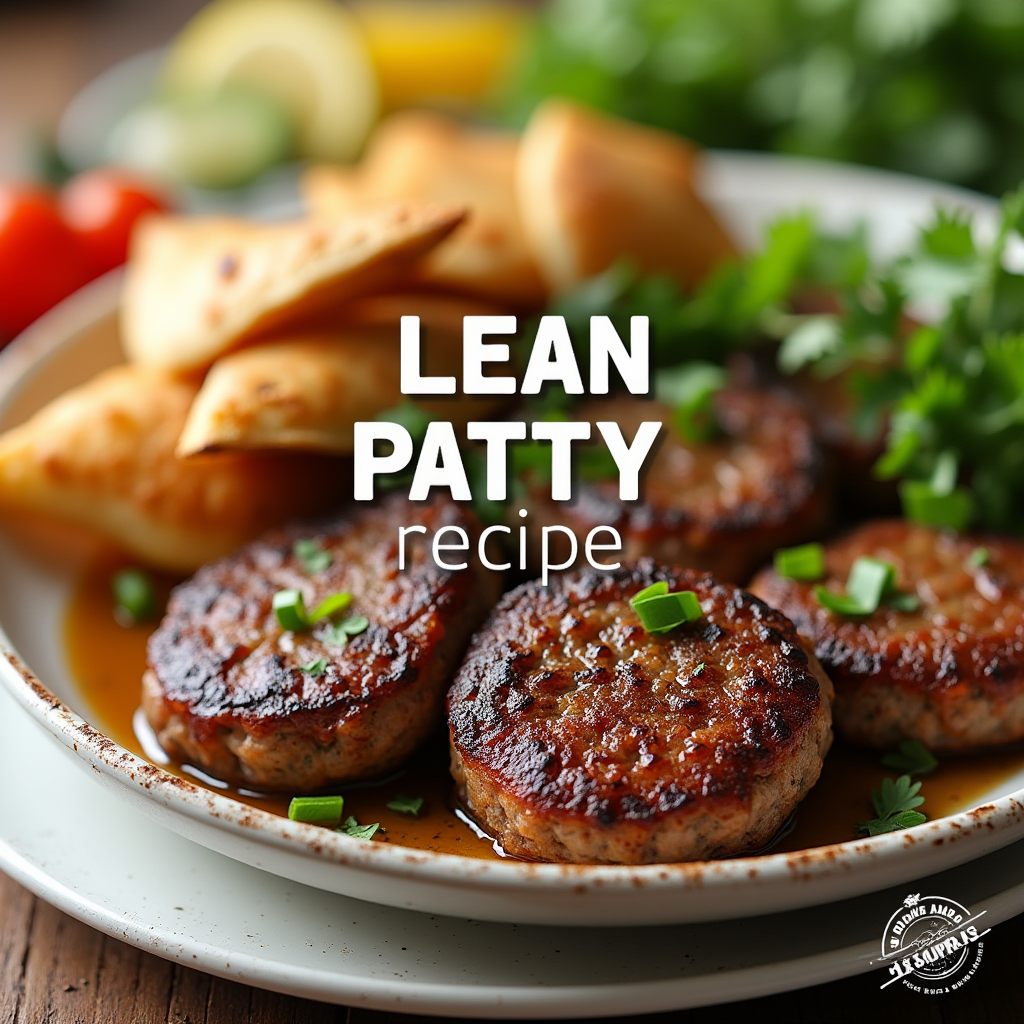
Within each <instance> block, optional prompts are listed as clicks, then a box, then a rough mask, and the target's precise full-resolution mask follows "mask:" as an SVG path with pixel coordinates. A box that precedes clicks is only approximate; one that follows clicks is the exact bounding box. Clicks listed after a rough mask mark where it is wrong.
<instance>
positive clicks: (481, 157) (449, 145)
mask: <svg viewBox="0 0 1024 1024" xmlns="http://www.w3.org/2000/svg"><path fill="white" fill-rule="evenodd" d="M517 145H518V140H517V139H516V137H515V136H514V135H510V134H506V133H503V132H495V131H484V130H481V129H478V128H470V127H466V126H464V125H461V124H459V123H458V122H457V121H454V120H452V119H450V118H447V117H444V116H442V115H440V114H433V113H428V112H425V111H407V112H404V113H401V114H395V115H393V116H392V117H390V118H389V119H388V120H386V121H385V122H384V123H383V124H382V125H381V126H380V127H379V128H378V129H377V131H376V132H375V133H374V135H373V137H372V138H371V139H370V143H369V146H368V148H367V153H366V156H365V158H364V160H363V162H362V164H361V165H360V166H359V167H358V168H355V169H352V168H345V167H314V168H311V169H310V170H309V171H308V172H307V173H306V175H305V177H304V179H303V194H304V196H305V199H306V203H307V205H308V206H309V208H310V210H311V211H312V212H313V213H314V214H322V215H325V216H347V215H350V214H353V213H358V212H360V211H362V210H366V209H371V208H373V207H375V206H379V205H381V204H382V203H389V202H394V201H395V200H400V199H407V200H416V201H419V202H444V203H451V202H457V203H462V204H464V205H465V206H466V207H467V209H468V211H469V216H468V219H467V222H466V224H465V225H464V227H463V228H461V229H460V230H459V232H458V233H457V234H455V235H453V236H452V237H451V238H450V239H448V240H447V241H446V242H444V243H443V244H442V245H440V246H438V248H437V249H436V250H435V251H433V252H431V253H430V254H428V255H427V257H426V258H425V259H424V260H423V263H422V266H421V268H420V272H419V275H418V276H419V280H420V281H421V282H422V283H423V284H424V285H427V286H429V287H432V288H438V289H444V290H448V291H456V292H463V293H466V294H470V295H476V296H479V297H481V298H486V299H489V300H491V301H494V302H500V303H503V304H506V305H513V306H516V307H533V306H538V305H540V304H542V303H543V301H544V299H545V297H546V295H547V290H546V288H545V285H544V282H543V280H542V278H541V274H540V271H539V270H538V267H537V264H536V261H535V260H534V258H533V256H532V255H531V253H530V251H529V249H528V247H527V244H526V239H525V237H524V234H523V226H522V217H521V215H520V211H519V208H518V206H517V201H516V185H515V171H516V147H517Z"/></svg>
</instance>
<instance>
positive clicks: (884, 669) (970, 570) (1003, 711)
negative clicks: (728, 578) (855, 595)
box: [751, 520, 1024, 750]
mask: <svg viewBox="0 0 1024 1024" xmlns="http://www.w3.org/2000/svg"><path fill="white" fill-rule="evenodd" d="M979 551H983V552H985V553H987V560H986V559H985V557H984V555H981V554H979V555H975V552H979ZM862 555H868V556H871V557H873V558H878V559H881V560H882V561H885V562H889V563H891V564H892V565H893V566H895V569H896V575H897V585H898V588H899V590H900V591H903V592H907V593H910V594H914V595H916V596H917V598H918V599H919V601H920V607H919V608H918V610H916V611H913V612H906V611H898V610H897V609H896V608H894V607H892V606H890V605H887V604H883V605H882V606H881V607H880V608H879V609H878V610H877V611H876V612H874V613H872V614H871V615H868V616H864V617H855V618H851V617H845V616H842V615H838V614H836V613H835V612H831V611H828V610H826V609H825V608H823V607H821V605H820V604H819V603H818V601H817V599H816V598H815V596H814V584H812V583H802V582H798V581H796V580H790V579H784V578H782V577H780V576H779V575H778V574H776V573H775V572H774V571H772V570H765V571H764V572H762V573H761V574H760V575H759V576H758V577H757V579H755V581H754V583H753V584H752V586H751V589H752V590H753V591H754V593H756V594H757V595H758V596H759V597H761V598H763V599H764V600H765V601H767V602H768V603H769V604H770V605H772V606H773V607H775V608H778V609H779V610H780V611H781V612H783V614H785V615H787V616H788V617H789V618H790V619H792V620H793V622H794V623H796V626H797V628H798V629H799V630H800V632H801V633H803V634H804V635H805V636H806V637H808V638H809V639H810V640H811V641H812V642H813V644H814V649H815V652H816V653H817V655H818V657H819V658H820V659H821V661H822V663H823V664H824V666H825V668H826V671H827V672H828V673H829V675H830V676H831V677H832V680H833V682H834V683H835V686H836V705H835V722H836V730H837V732H839V733H840V734H841V735H843V736H845V737H847V738H849V739H851V740H853V741H854V742H857V743H863V744H866V745H868V746H872V747H880V748H886V747H893V746H895V745H896V744H897V743H898V742H899V741H900V740H903V739H917V740H920V741H921V742H922V743H924V744H925V745H926V746H927V747H930V748H931V749H933V750H968V749H971V748H976V747H985V746H992V745H995V744H1001V743H1008V742H1010V741H1013V740H1018V739H1021V738H1022V737H1024V544H1022V543H1021V542H1020V541H1017V540H1011V539H1007V538H997V537H966V536H964V537H958V536H956V535H954V534H951V533H946V532H942V531H940V530H936V529H933V528H931V527H927V526H918V525H915V524H913V523H908V522H905V521H903V520H883V521H879V522H871V523H867V524H865V525H863V526H861V527H859V528H858V529H856V530H854V531H853V532H852V533H850V534H849V535H848V536H846V537H844V538H842V539H840V540H838V541H835V542H834V543H832V544H829V545H827V546H826V548H825V562H826V571H827V577H826V579H825V580H823V581H822V582H823V583H824V585H825V586H826V587H828V588H829V589H830V590H833V591H842V590H843V587H844V585H845V583H846V579H847V576H848V574H849V572H850V567H851V566H852V565H853V563H854V561H855V560H856V559H857V558H858V557H860V556H862ZM978 561H982V562H984V564H982V565H978V564H976V563H977V562H978Z"/></svg>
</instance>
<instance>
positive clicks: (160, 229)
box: [121, 203, 465, 371]
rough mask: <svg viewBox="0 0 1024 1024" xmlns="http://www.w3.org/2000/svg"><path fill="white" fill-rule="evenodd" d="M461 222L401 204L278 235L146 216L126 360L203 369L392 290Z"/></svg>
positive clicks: (274, 229)
mask: <svg viewBox="0 0 1024 1024" xmlns="http://www.w3.org/2000/svg"><path fill="white" fill-rule="evenodd" d="M464 215H465V209H464V207H461V206H454V205H439V204H435V205H432V206H415V205H413V204H410V203H405V204H402V203H399V204H394V205H392V206H390V207H388V208H386V209H380V210H377V211H375V212H369V213H363V214H360V215H358V216H352V217H342V218H334V219H328V218H317V219H310V220H302V221H292V222H289V223H281V224H258V223H253V222H250V221H244V220H236V219H232V218H226V217H212V218H199V217H173V216H157V217H150V218H148V219H147V220H145V221H143V222H142V223H141V224H140V226H139V228H138V230H137V231H136V233H135V236H134V239H133V242H132V251H131V258H130V260H129V263H128V273H127V277H126V279H125V289H124V298H123V302H122V310H121V332H122V338H123V343H124V347H125V351H126V352H127V354H128V357H129V359H131V360H132V361H133V362H136V363H140V364H142V365H146V366H154V367H159V368H161V369H170V370H178V371H184V370H195V369H203V368H205V367H207V366H209V365H210V364H211V363H212V362H213V361H214V360H215V359H216V358H217V357H218V356H221V355H223V354H224V353H225V352H230V351H231V350H233V349H235V348H238V347H240V346H241V345H244V344H246V343H247V342H250V341H252V340H253V339H254V338H257V337H259V336H260V335H262V334H266V333H267V332H268V331H271V330H273V329H274V328H278V329H281V328H284V327H285V326H286V325H288V324H294V323H296V322H301V321H302V320H303V319H306V318H309V317H310V316H312V315H314V314H318V313H320V312H321V311H323V310H325V309H330V308H331V307H335V306H338V305H340V304H342V303H344V302H345V301H347V300H349V299H351V298H353V297H356V296H360V295H365V294H368V293H370V292H373V291H382V290H387V289H389V288H393V287H394V286H395V285H396V284H398V283H399V282H402V281H403V280H404V279H405V278H406V277H407V276H408V275H409V273H410V270H411V268H412V266H413V265H414V263H415V262H416V260H418V259H419V258H420V257H421V256H422V255H423V254H424V253H425V252H427V251H428V250H429V249H431V248H433V247H434V246H435V245H437V243H438V242H440V241H441V239H443V238H444V237H446V236H447V235H448V234H449V233H450V232H451V231H452V230H453V229H454V228H455V227H456V226H457V225H458V224H459V223H460V222H461V221H462V219H463V217H464Z"/></svg>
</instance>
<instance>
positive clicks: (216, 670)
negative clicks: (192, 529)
mask: <svg viewBox="0 0 1024 1024" xmlns="http://www.w3.org/2000/svg"><path fill="white" fill-rule="evenodd" d="M411 523H422V524H424V525H425V526H426V528H427V533H426V535H422V534H410V535H408V536H407V538H406V561H405V568H404V570H401V571H400V570H399V567H398V530H399V527H401V526H408V525H410V524H411ZM445 526H457V527H461V528H463V529H465V530H466V531H467V533H469V534H470V536H473V534H474V533H475V532H476V530H477V529H478V526H477V524H476V523H475V520H473V519H472V518H471V517H470V516H468V515H467V514H466V513H465V512H464V511H463V510H461V509H460V508H459V507H458V506H456V505H454V504H453V503H452V502H450V501H436V502H434V503H433V504H431V505H428V506H422V505H412V504H410V503H409V502H408V501H406V500H404V499H401V498H399V497H397V496H396V497H394V498H392V499H390V500H389V501H387V502H385V503H384V504H383V505H382V506H377V507H372V508H368V509H362V510H360V511H358V512H352V513H349V514H346V515H344V516H342V517H341V518H338V519H335V520H333V521H330V522H325V523H322V524H319V525H315V526H308V525H307V526H299V527H293V528H289V529H283V530H277V531H275V532H273V533H270V534H268V535H267V536H266V537H264V538H263V539H262V540H259V541H256V542H255V543H253V544H250V545H249V546H248V547H245V548H242V549H241V550H240V551H239V552H237V553H236V554H235V555H232V556H231V557H229V558H225V559H223V560H222V561H220V562H217V563H214V564H213V565H209V566H207V567H205V568H203V569H201V570H200V571H199V572H198V573H196V575H195V576H194V577H193V578H192V579H191V580H189V581H188V582H186V583H184V584H182V585H181V586H180V587H178V588H177V589H176V590H175V591H174V593H173V595H172V596H171V600H170V604H169V607H168V610H167V615H166V617H165V619H164V621H163V622H162V624H161V625H160V627H159V628H158V629H157V631H156V632H155V633H154V634H153V636H152V638H151V639H150V643H149V671H148V672H147V674H146V678H145V680H144V685H143V708H144V710H145V712H146V717H147V718H148V719H149V722H150V724H151V725H152V727H153V728H154V730H155V731H156V733H157V736H158V738H159V740H160V743H161V744H162V745H163V747H164V748H165V749H166V750H167V751H168V753H170V754H171V755H172V756H173V757H175V758H176V759H178V760H181V761H185V762H188V763H190V764H193V765H195V766H196V767H199V768H202V769H203V770H204V771H206V772H209V773H210V774H211V775H214V776H216V777H217V778H220V779H225V780H227V781H229V782H233V783H236V784H238V785H244V786H249V787H253V788H257V789H261V790H285V791H288V792H296V793H298V792H303V791H309V790H315V789H318V788H321V787H323V786H327V785H330V784H335V783H340V782H347V781H351V780H354V779H362V778H369V777H373V776H377V775H381V774H383V773H385V772H388V771H390V770H392V769H394V768H395V767H397V766H398V765H399V764H401V762H402V761H403V760H405V758H406V757H408V756H409V755H410V754H411V753H412V752H413V750H414V749H415V748H416V747H417V746H418V745H419V744H420V742H421V741H422V740H423V739H424V738H425V737H426V735H427V734H428V733H429V731H430V730H431V729H432V728H433V727H434V726H435V725H436V724H437V721H438V719H439V717H440V714H441V709H442V704H443V695H444V691H445V688H446V686H447V684H448V681H449V679H450V677H451V673H452V671H453V670H454V668H455V666H456V664H457V663H458V659H459V657H460V656H461V654H462V652H463V651H464V650H465V647H466V644H467V642H468V640H469V636H470V634H471V633H472V631H473V629H474V628H475V627H476V625H477V624H478V623H479V622H480V621H481V620H482V619H483V618H484V616H485V615H486V614H487V611H488V609H489V608H490V607H491V606H492V605H493V603H494V601H496V600H497V596H498V591H499V589H500V576H499V575H498V574H495V573H487V572H484V571H483V570H480V571H479V572H477V571H476V570H474V569H466V570H463V571H459V572H452V571H447V570H443V569H440V568H438V567H437V566H436V565H435V563H434V561H433V559H432V558H431V555H430V543H431V540H432V536H433V534H434V533H435V532H436V531H437V530H439V529H441V528H442V527H445ZM302 538H312V539H315V540H316V541H317V542H318V543H319V544H320V546H321V547H322V549H323V550H325V551H327V552H329V553H330V555H331V557H332V559H333V561H332V564H331V565H330V566H329V567H328V568H326V569H323V570H321V571H319V572H315V573H309V572H307V571H306V569H305V567H304V563H303V562H302V560H301V559H299V558H298V557H296V555H295V554H294V552H293V545H294V543H295V541H296V540H299V539H302ZM291 588H295V589H298V590H300V591H301V592H302V593H303V596H304V599H305V604H306V608H307V609H310V610H312V609H314V608H316V607H317V605H318V604H319V603H320V602H321V601H322V600H324V598H326V597H328V596H329V595H332V594H336V593H339V592H343V591H347V592H349V593H351V594H352V595H353V599H352V603H351V605H350V606H349V608H347V609H346V610H345V612H344V615H345V616H348V615H364V616H366V618H367V619H369V622H370V625H369V626H368V628H367V629H366V630H365V631H364V632H362V633H360V634H358V635H357V636H354V637H351V638H350V639H349V640H348V642H347V644H345V645H344V646H338V645H337V644H336V643H334V642H332V639H331V637H330V636H329V631H330V623H329V622H326V621H325V622H321V623H319V624H318V625H316V626H315V627H314V628H313V629H312V630H311V631H309V632H301V633H291V632H285V631H283V630H282V629H281V627H280V626H279V625H278V622H277V619H276V616H275V613H274V611H273V608H272V601H273V597H274V594H275V593H276V592H277V591H279V590H287V589H291ZM319 659H323V660H324V663H325V664H324V665H323V666H316V668H320V667H322V668H323V671H322V672H317V671H316V669H314V670H313V671H303V669H302V668H301V666H303V665H306V666H310V665H315V663H317V662H318V660H319Z"/></svg>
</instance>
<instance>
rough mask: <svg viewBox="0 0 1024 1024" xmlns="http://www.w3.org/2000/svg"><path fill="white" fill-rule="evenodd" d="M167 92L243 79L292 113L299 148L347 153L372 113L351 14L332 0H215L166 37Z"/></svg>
mask: <svg viewBox="0 0 1024 1024" xmlns="http://www.w3.org/2000/svg"><path fill="white" fill-rule="evenodd" d="M162 85H163V88H164V89H165V90H166V91H167V92H169V93H190V94H208V95H209V94H216V93H219V92H221V91H222V90H225V89H231V88H234V87H245V88H248V89H252V90H255V91H259V92H263V93H265V94H267V95H270V96H272V97H274V98H275V99H276V100H277V101H278V102H279V103H280V104H281V105H282V106H284V107H285V108H286V109H287V110H288V111H289V112H290V113H291V115H292V117H293V119H294V122H295V125H296V130H297V143H298V155H300V156H305V157H310V158H312V159H317V160H333V161H346V160H351V159H352V158H353V157H355V156H356V155H357V153H358V152H359V150H360V148H361V147H362V144H363V142H364V140H365V139H366V136H367V134H368V133H369V131H370V128H371V127H372V125H373V123H374V121H375V120H376V117H377V110H378V89H377V80H376V77H375V74H374V71H373V68H372V65H371V63H370V59H369V57H368V56H367V52H366V47H365V45H364V43H363V39H362V36H361V34H360V32H359V29H358V27H357V25H356V23H355V21H354V19H353V18H352V16H351V14H349V12H348V11H347V10H345V8H344V7H342V6H341V5H340V4H338V3H335V2H334V0H214V2H213V3H211V4H209V5H208V6H207V7H205V8H204V9H203V10H202V11H200V13H199V14H197V15H196V17H195V18H193V20H192V21H191V22H189V24H188V25H186V26H185V29H184V30H183V31H182V33H181V35H180V36H179V37H178V39H177V40H176V42H175V43H174V44H173V45H172V47H171V50H170V53H169V54H168V57H167V61H166V63H165V64H164V69H163V75H162Z"/></svg>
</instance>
